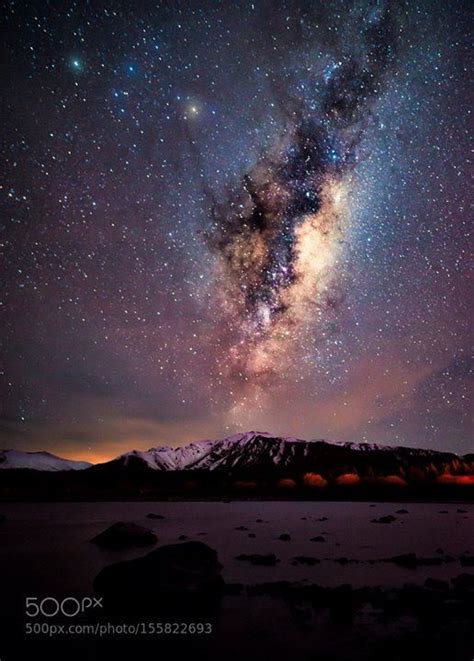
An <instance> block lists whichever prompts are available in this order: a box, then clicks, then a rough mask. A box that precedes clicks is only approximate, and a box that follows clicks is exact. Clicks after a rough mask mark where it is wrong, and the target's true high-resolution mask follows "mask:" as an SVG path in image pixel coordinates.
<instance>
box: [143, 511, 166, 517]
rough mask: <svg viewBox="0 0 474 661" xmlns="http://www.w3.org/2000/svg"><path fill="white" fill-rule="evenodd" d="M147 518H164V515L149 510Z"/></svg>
mask: <svg viewBox="0 0 474 661" xmlns="http://www.w3.org/2000/svg"><path fill="white" fill-rule="evenodd" d="M146 518H147V519H164V518H165V517H164V516H163V514H155V513H154V512H150V513H149V514H147V515H146Z"/></svg>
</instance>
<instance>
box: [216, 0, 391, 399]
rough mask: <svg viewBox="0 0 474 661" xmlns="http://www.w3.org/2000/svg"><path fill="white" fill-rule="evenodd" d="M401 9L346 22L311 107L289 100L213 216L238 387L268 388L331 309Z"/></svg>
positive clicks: (371, 11) (369, 11) (378, 10)
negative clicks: (274, 135)
mask: <svg viewBox="0 0 474 661" xmlns="http://www.w3.org/2000/svg"><path fill="white" fill-rule="evenodd" d="M402 9H403V8H402V5H401V4H400V3H396V2H392V3H387V4H386V6H382V4H381V3H378V4H377V6H374V7H370V8H364V12H363V13H361V14H356V15H355V17H351V21H352V23H351V24H350V25H349V26H348V27H346V33H345V34H344V35H343V39H344V37H346V38H347V37H349V40H348V41H349V44H347V43H344V41H342V43H341V44H339V45H338V49H337V59H334V60H333V61H332V62H331V64H330V65H329V66H327V68H326V70H325V71H324V72H322V75H321V78H322V80H321V81H317V82H313V85H314V87H315V89H314V92H313V95H312V101H313V103H312V104H311V105H310V104H308V103H305V101H304V100H303V99H301V98H292V99H291V107H287V108H286V115H287V127H286V131H285V133H284V135H283V136H282V137H281V138H280V139H279V141H278V142H276V144H275V145H273V148H272V152H271V153H269V154H266V155H265V156H264V157H263V158H261V159H260V160H259V162H258V163H257V164H256V165H255V166H254V167H253V168H252V169H251V170H250V171H249V172H247V173H246V174H245V175H244V176H243V179H242V187H241V190H238V191H235V192H234V194H233V196H232V197H231V199H230V200H229V201H227V203H222V204H219V205H215V207H214V209H213V218H214V222H213V224H212V226H211V228H210V230H209V232H208V240H209V243H210V245H211V246H212V248H213V250H214V251H215V252H216V253H218V254H219V255H220V256H221V258H222V263H221V264H220V265H219V266H220V267H221V268H220V269H219V270H218V277H217V284H218V286H219V287H220V288H222V285H223V283H225V289H224V290H223V292H222V293H223V300H222V308H223V311H224V317H225V318H227V320H228V321H229V322H230V323H231V324H232V325H233V327H234V328H235V329H237V336H238V340H237V342H236V344H235V345H234V346H232V348H231V350H230V351H231V353H230V358H231V361H230V368H231V371H232V372H233V373H234V375H235V376H237V377H239V378H240V379H242V380H244V381H248V380H250V381H251V382H252V384H261V383H262V382H263V383H265V385H266V386H267V387H269V386H271V384H272V382H273V381H274V380H275V378H278V377H279V376H281V375H282V374H285V371H286V369H287V368H288V366H289V365H290V364H291V363H292V362H294V361H295V355H293V351H294V350H297V349H298V346H299V345H301V343H304V342H305V341H307V340H306V338H307V335H308V333H312V334H313V335H316V338H317V333H318V325H317V323H315V322H318V321H319V324H320V325H321V323H324V322H325V321H326V319H327V314H326V312H327V311H328V310H329V311H333V309H334V308H335V307H336V306H337V302H338V300H339V298H340V292H339V291H338V290H337V288H336V287H337V279H338V278H337V276H338V274H337V270H338V255H339V253H340V251H341V249H342V245H343V243H344V240H345V224H346V222H347V216H348V208H347V196H348V191H349V189H350V177H351V173H352V171H353V170H354V168H355V167H356V165H357V162H358V147H359V144H360V142H361V141H362V140H363V137H364V130H365V128H366V127H367V124H368V121H369V119H370V114H371V109H372V103H373V101H374V99H376V97H377V95H378V94H379V93H380V92H381V90H382V89H383V82H384V77H385V75H386V74H387V73H388V72H389V70H390V68H391V67H393V65H394V61H395V59H396V58H395V54H396V50H397V45H398V41H399V38H400V33H401V25H402V21H401V18H402ZM355 35H357V37H358V39H357V40H355V39H354V38H355ZM312 73H313V72H312V71H311V69H309V70H308V71H307V72H306V75H307V76H308V79H309V80H311V78H312V76H311V74H312ZM318 83H319V85H318ZM314 100H316V101H314Z"/></svg>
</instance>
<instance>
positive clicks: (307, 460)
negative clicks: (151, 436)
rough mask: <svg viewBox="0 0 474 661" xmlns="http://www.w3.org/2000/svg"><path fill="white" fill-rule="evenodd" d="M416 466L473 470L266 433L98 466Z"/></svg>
mask: <svg viewBox="0 0 474 661" xmlns="http://www.w3.org/2000/svg"><path fill="white" fill-rule="evenodd" d="M416 465H421V466H423V467H424V468H425V469H426V470H429V471H432V472H433V474H438V473H440V472H444V471H445V470H448V469H449V470H451V469H454V470H471V469H472V470H474V467H473V466H472V462H470V461H467V462H466V461H465V460H464V459H463V458H462V457H457V456H456V455H455V454H451V453H444V452H437V451H435V450H423V449H416V448H406V447H391V446H384V445H377V444H369V443H360V444H359V443H352V442H331V441H324V440H314V441H305V440H302V439H298V438H293V437H286V438H281V437H276V436H272V435H271V434H268V433H266V432H247V433H244V434H234V435H233V436H229V437H228V438H224V439H222V440H217V441H209V440H206V441H197V442H195V443H191V444H189V445H185V446H182V447H177V448H171V447H159V448H151V449H150V450H147V451H137V450H134V451H132V452H127V453H125V454H122V455H120V456H119V457H117V458H116V459H114V460H112V461H110V462H107V463H105V464H101V465H98V466H97V468H105V467H110V468H114V469H120V468H129V469H135V470H141V469H152V470H158V471H183V470H186V471H190V470H192V471H199V470H202V471H219V470H223V471H229V472H233V471H245V470H258V471H264V472H268V471H272V470H273V471H274V470H279V469H288V470H297V471H316V472H321V473H328V472H329V473H332V472H335V473H338V472H339V473H341V472H342V473H351V472H353V473H360V472H363V473H368V474H370V473H371V472H373V473H374V474H377V473H378V472H379V471H381V472H382V473H384V474H391V473H393V474H404V472H406V471H408V470H409V469H410V468H412V467H413V466H416Z"/></svg>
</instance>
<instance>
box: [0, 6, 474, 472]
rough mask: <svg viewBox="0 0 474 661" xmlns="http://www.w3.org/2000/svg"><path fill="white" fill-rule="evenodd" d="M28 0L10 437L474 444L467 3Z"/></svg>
mask: <svg viewBox="0 0 474 661" xmlns="http://www.w3.org/2000/svg"><path fill="white" fill-rule="evenodd" d="M61 9H62V11H58V7H57V3H52V2H41V3H38V2H34V1H33V0H22V1H21V2H20V1H18V2H17V1H15V0H11V1H10V0H9V1H8V2H6V3H5V7H4V11H3V12H2V15H1V16H0V30H1V34H2V63H3V68H2V74H3V75H2V77H1V81H0V85H1V97H2V105H3V116H2V141H1V144H0V154H1V166H0V167H1V168H2V176H1V184H0V207H1V209H0V225H1V227H0V231H1V239H0V249H1V253H2V263H1V282H2V287H1V292H0V314H1V319H2V323H1V327H2V333H1V343H0V365H1V367H0V409H1V410H0V448H2V447H6V448H9V447H14V448H17V449H21V450H49V451H51V452H55V453H57V454H59V455H62V456H66V457H67V456H73V457H75V458H78V459H92V460H94V461H95V460H98V459H106V458H110V457H111V456H114V455H117V454H119V453H120V452H123V451H124V450H129V449H130V448H132V447H136V448H138V449H144V448H148V447H151V446H155V445H160V444H164V445H177V444H181V443H186V442H189V441H191V440H197V439H200V438H219V437H223V436H226V435H228V434H229V433H231V432H233V431H247V430H249V429H258V430H262V431H263V430H266V431H268V432H271V433H272V434H281V435H290V436H298V437H301V438H308V439H312V438H327V439H334V440H348V441H352V440H355V441H371V442H376V443H387V444H389V445H397V444H404V445H413V446H425V447H432V448H436V449H449V450H455V451H458V452H460V453H461V454H465V453H466V452H468V451H469V450H472V438H471V437H472V425H471V418H470V411H471V408H472V407H470V395H469V393H470V392H472V381H471V376H470V370H469V356H470V353H471V351H470V347H471V344H472V342H471V336H470V335H471V334H470V330H469V319H470V317H469V307H468V302H469V300H470V297H471V291H470V281H469V277H468V274H469V270H468V267H469V231H468V230H469V223H470V220H471V219H470V215H469V214H470V208H471V207H470V205H471V202H472V199H471V194H470V191H469V187H468V186H467V185H466V178H467V172H468V167H469V165H470V162H469V120H470V119H471V116H470V112H471V110H470V104H469V103H468V101H467V98H468V92H469V62H470V52H471V51H470V48H471V39H470V35H469V30H468V27H469V20H468V19H469V14H470V3H468V2H467V0H448V1H447V2H438V3H435V2H434V1H432V0H410V2H405V3H403V2H395V1H389V0H386V1H385V2H379V1H375V0H374V1H372V0H354V1H350V0H331V2H327V1H326V0H221V1H219V2H217V1H216V0H200V1H199V2H197V0H196V1H194V2H188V1H185V0H176V1H174V2H155V3H141V2H135V3H130V2H129V1H126V0H114V2H108V1H106V0H91V1H90V2H87V3H84V2H79V1H76V0H71V2H68V3H65V4H64V6H63V5H61Z"/></svg>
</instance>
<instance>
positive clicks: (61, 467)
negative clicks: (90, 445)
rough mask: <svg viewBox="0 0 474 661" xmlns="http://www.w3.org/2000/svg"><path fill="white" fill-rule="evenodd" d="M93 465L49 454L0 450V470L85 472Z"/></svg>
mask: <svg viewBox="0 0 474 661" xmlns="http://www.w3.org/2000/svg"><path fill="white" fill-rule="evenodd" d="M91 465H92V464H89V463H88V462H87V461H73V460H72V459H62V458H61V457H57V456H56V455H54V454H50V453H49V452H20V451H19V450H0V469H2V468H3V469H20V468H22V469H25V468H26V469H29V470H38V471H66V470H84V469H85V468H89V467H90V466H91Z"/></svg>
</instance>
